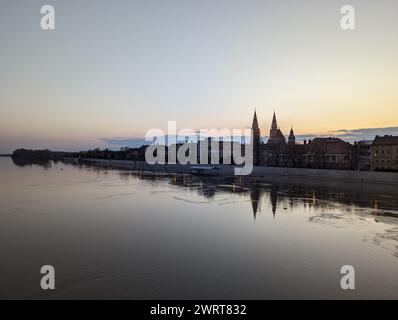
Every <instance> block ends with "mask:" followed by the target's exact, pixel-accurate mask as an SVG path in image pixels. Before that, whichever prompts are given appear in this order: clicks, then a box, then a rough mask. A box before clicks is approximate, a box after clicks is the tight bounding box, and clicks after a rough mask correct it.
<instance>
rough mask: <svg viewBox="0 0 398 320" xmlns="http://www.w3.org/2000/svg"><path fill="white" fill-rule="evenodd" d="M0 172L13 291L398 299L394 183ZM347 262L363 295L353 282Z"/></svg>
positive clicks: (2, 226)
mask: <svg viewBox="0 0 398 320" xmlns="http://www.w3.org/2000/svg"><path fill="white" fill-rule="evenodd" d="M0 181H1V183H0V191H1V192H0V256H1V264H0V298H28V299H29V298H30V299H32V298H48V299H64V298H125V299H192V298H194V299H278V298H288V299H290V298H299V299H313V298H320V299H322V298H326V299H332V298H346V299H358V298H398V276H397V274H398V272H397V271H398V223H397V222H398V191H397V190H396V189H397V188H396V187H393V186H380V185H361V184H350V183H343V182H333V181H331V182H321V181H311V180H302V181H300V180H298V181H294V180H286V179H274V180H272V181H262V180H256V181H254V180H250V181H249V180H248V179H226V180H215V179H203V178H202V179H201V178H198V177H192V176H182V175H176V176H163V175H158V176H154V175H153V174H147V173H137V172H129V171H120V170H112V169H110V168H99V167H90V166H76V165H71V164H64V163H48V164H47V165H45V166H39V165H27V164H26V163H17V164H14V163H13V162H12V160H11V159H10V158H0ZM46 264H49V265H53V266H54V267H55V271H56V290H55V291H52V292H48V291H47V292H46V291H43V290H41V288H40V278H41V275H40V268H41V266H43V265H46ZM343 265H353V266H354V267H355V269H356V290H354V291H343V290H341V288H340V278H341V277H342V275H341V274H340V268H341V266H343Z"/></svg>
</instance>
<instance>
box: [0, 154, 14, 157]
mask: <svg viewBox="0 0 398 320" xmlns="http://www.w3.org/2000/svg"><path fill="white" fill-rule="evenodd" d="M11 156H12V154H0V157H11Z"/></svg>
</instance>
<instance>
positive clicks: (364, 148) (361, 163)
mask: <svg viewBox="0 0 398 320" xmlns="http://www.w3.org/2000/svg"><path fill="white" fill-rule="evenodd" d="M372 143H373V141H368V140H363V141H358V142H355V143H354V145H353V147H352V156H353V163H354V169H355V170H357V171H370V154H371V152H370V148H371V146H372Z"/></svg>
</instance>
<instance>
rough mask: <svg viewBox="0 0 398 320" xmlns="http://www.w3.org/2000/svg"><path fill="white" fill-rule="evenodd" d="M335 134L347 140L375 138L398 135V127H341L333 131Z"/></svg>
mask: <svg viewBox="0 0 398 320" xmlns="http://www.w3.org/2000/svg"><path fill="white" fill-rule="evenodd" d="M331 133H332V134H333V135H334V136H336V137H339V138H341V139H343V140H347V141H351V142H352V141H360V140H373V139H374V138H375V136H384V135H393V136H398V127H385V128H363V129H353V130H349V129H340V130H337V131H334V132H331Z"/></svg>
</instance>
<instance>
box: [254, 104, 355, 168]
mask: <svg viewBox="0 0 398 320" xmlns="http://www.w3.org/2000/svg"><path fill="white" fill-rule="evenodd" d="M251 131H252V137H251V138H252V143H253V163H254V165H256V166H269V167H291V168H316V169H344V170H347V169H352V167H353V157H352V145H351V144H350V143H348V142H345V141H343V140H341V139H339V138H333V137H329V138H314V139H313V140H308V142H307V141H306V140H304V141H301V142H297V141H296V137H295V135H294V131H293V127H292V128H291V129H290V134H289V136H288V138H287V140H286V138H285V136H284V135H283V133H282V130H281V129H280V128H279V127H278V122H277V120H276V114H275V111H274V115H273V118H272V123H271V128H270V131H269V137H268V141H267V143H264V142H263V140H262V138H261V130H260V127H259V124H258V119H257V112H256V111H255V112H254V117H253V122H252V130H251Z"/></svg>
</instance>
